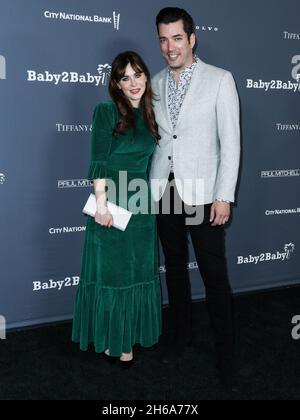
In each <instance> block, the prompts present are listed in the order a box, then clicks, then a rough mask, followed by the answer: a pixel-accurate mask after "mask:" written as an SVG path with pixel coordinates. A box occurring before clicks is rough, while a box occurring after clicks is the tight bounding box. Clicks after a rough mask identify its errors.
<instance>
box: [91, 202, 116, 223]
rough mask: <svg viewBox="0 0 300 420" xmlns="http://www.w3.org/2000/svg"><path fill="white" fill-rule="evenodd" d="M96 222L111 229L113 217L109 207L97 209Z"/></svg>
mask: <svg viewBox="0 0 300 420" xmlns="http://www.w3.org/2000/svg"><path fill="white" fill-rule="evenodd" d="M95 222H96V223H98V224H99V225H101V226H105V227H108V228H111V227H112V225H113V217H112V215H111V214H110V212H109V210H108V208H107V206H105V205H103V206H101V207H98V208H97V212H96V215H95Z"/></svg>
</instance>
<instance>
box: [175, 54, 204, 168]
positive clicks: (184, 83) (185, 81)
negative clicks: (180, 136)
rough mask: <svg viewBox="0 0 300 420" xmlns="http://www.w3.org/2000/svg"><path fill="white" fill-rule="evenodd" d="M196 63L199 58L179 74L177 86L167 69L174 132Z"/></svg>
mask: <svg viewBox="0 0 300 420" xmlns="http://www.w3.org/2000/svg"><path fill="white" fill-rule="evenodd" d="M198 61H199V58H198V57H197V56H195V62H194V63H193V64H191V65H190V66H189V67H187V68H186V69H184V70H183V71H182V72H181V73H180V80H179V83H178V84H177V82H176V80H175V79H174V72H173V71H172V69H171V67H169V68H168V107H169V113H170V118H171V123H172V126H173V130H174V131H175V129H176V126H177V122H178V117H179V113H180V110H181V107H182V104H183V101H184V98H185V96H186V93H187V91H188V88H189V86H190V83H191V80H192V76H193V73H194V69H195V67H196V65H197V63H198ZM171 171H172V172H173V157H172V164H171Z"/></svg>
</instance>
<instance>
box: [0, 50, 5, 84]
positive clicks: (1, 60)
mask: <svg viewBox="0 0 300 420" xmlns="http://www.w3.org/2000/svg"><path fill="white" fill-rule="evenodd" d="M5 79H6V60H5V57H3V55H0V80H5Z"/></svg>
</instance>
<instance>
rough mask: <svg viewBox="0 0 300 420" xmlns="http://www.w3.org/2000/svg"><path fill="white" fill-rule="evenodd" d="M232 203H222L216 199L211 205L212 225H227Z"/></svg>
mask: <svg viewBox="0 0 300 420" xmlns="http://www.w3.org/2000/svg"><path fill="white" fill-rule="evenodd" d="M230 211H231V210H230V204H229V203H222V202H221V201H215V202H214V203H213V205H212V206H211V212H210V222H213V223H212V226H221V225H225V223H227V222H228V220H229V218H230Z"/></svg>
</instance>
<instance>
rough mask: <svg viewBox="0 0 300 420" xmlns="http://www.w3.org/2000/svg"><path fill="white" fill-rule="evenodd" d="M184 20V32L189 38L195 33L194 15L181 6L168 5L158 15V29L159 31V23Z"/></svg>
mask: <svg viewBox="0 0 300 420" xmlns="http://www.w3.org/2000/svg"><path fill="white" fill-rule="evenodd" d="M179 20H182V21H183V27H184V32H185V33H186V34H187V36H188V39H190V38H191V35H192V34H194V33H195V23H194V20H193V18H192V16H191V15H190V14H189V13H188V12H187V11H186V10H184V9H180V8H179V7H166V8H164V9H162V10H161V11H160V12H159V14H158V15H157V17H156V26H157V31H158V32H159V25H160V24H161V23H164V24H166V25H168V24H169V23H174V22H178V21H179Z"/></svg>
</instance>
